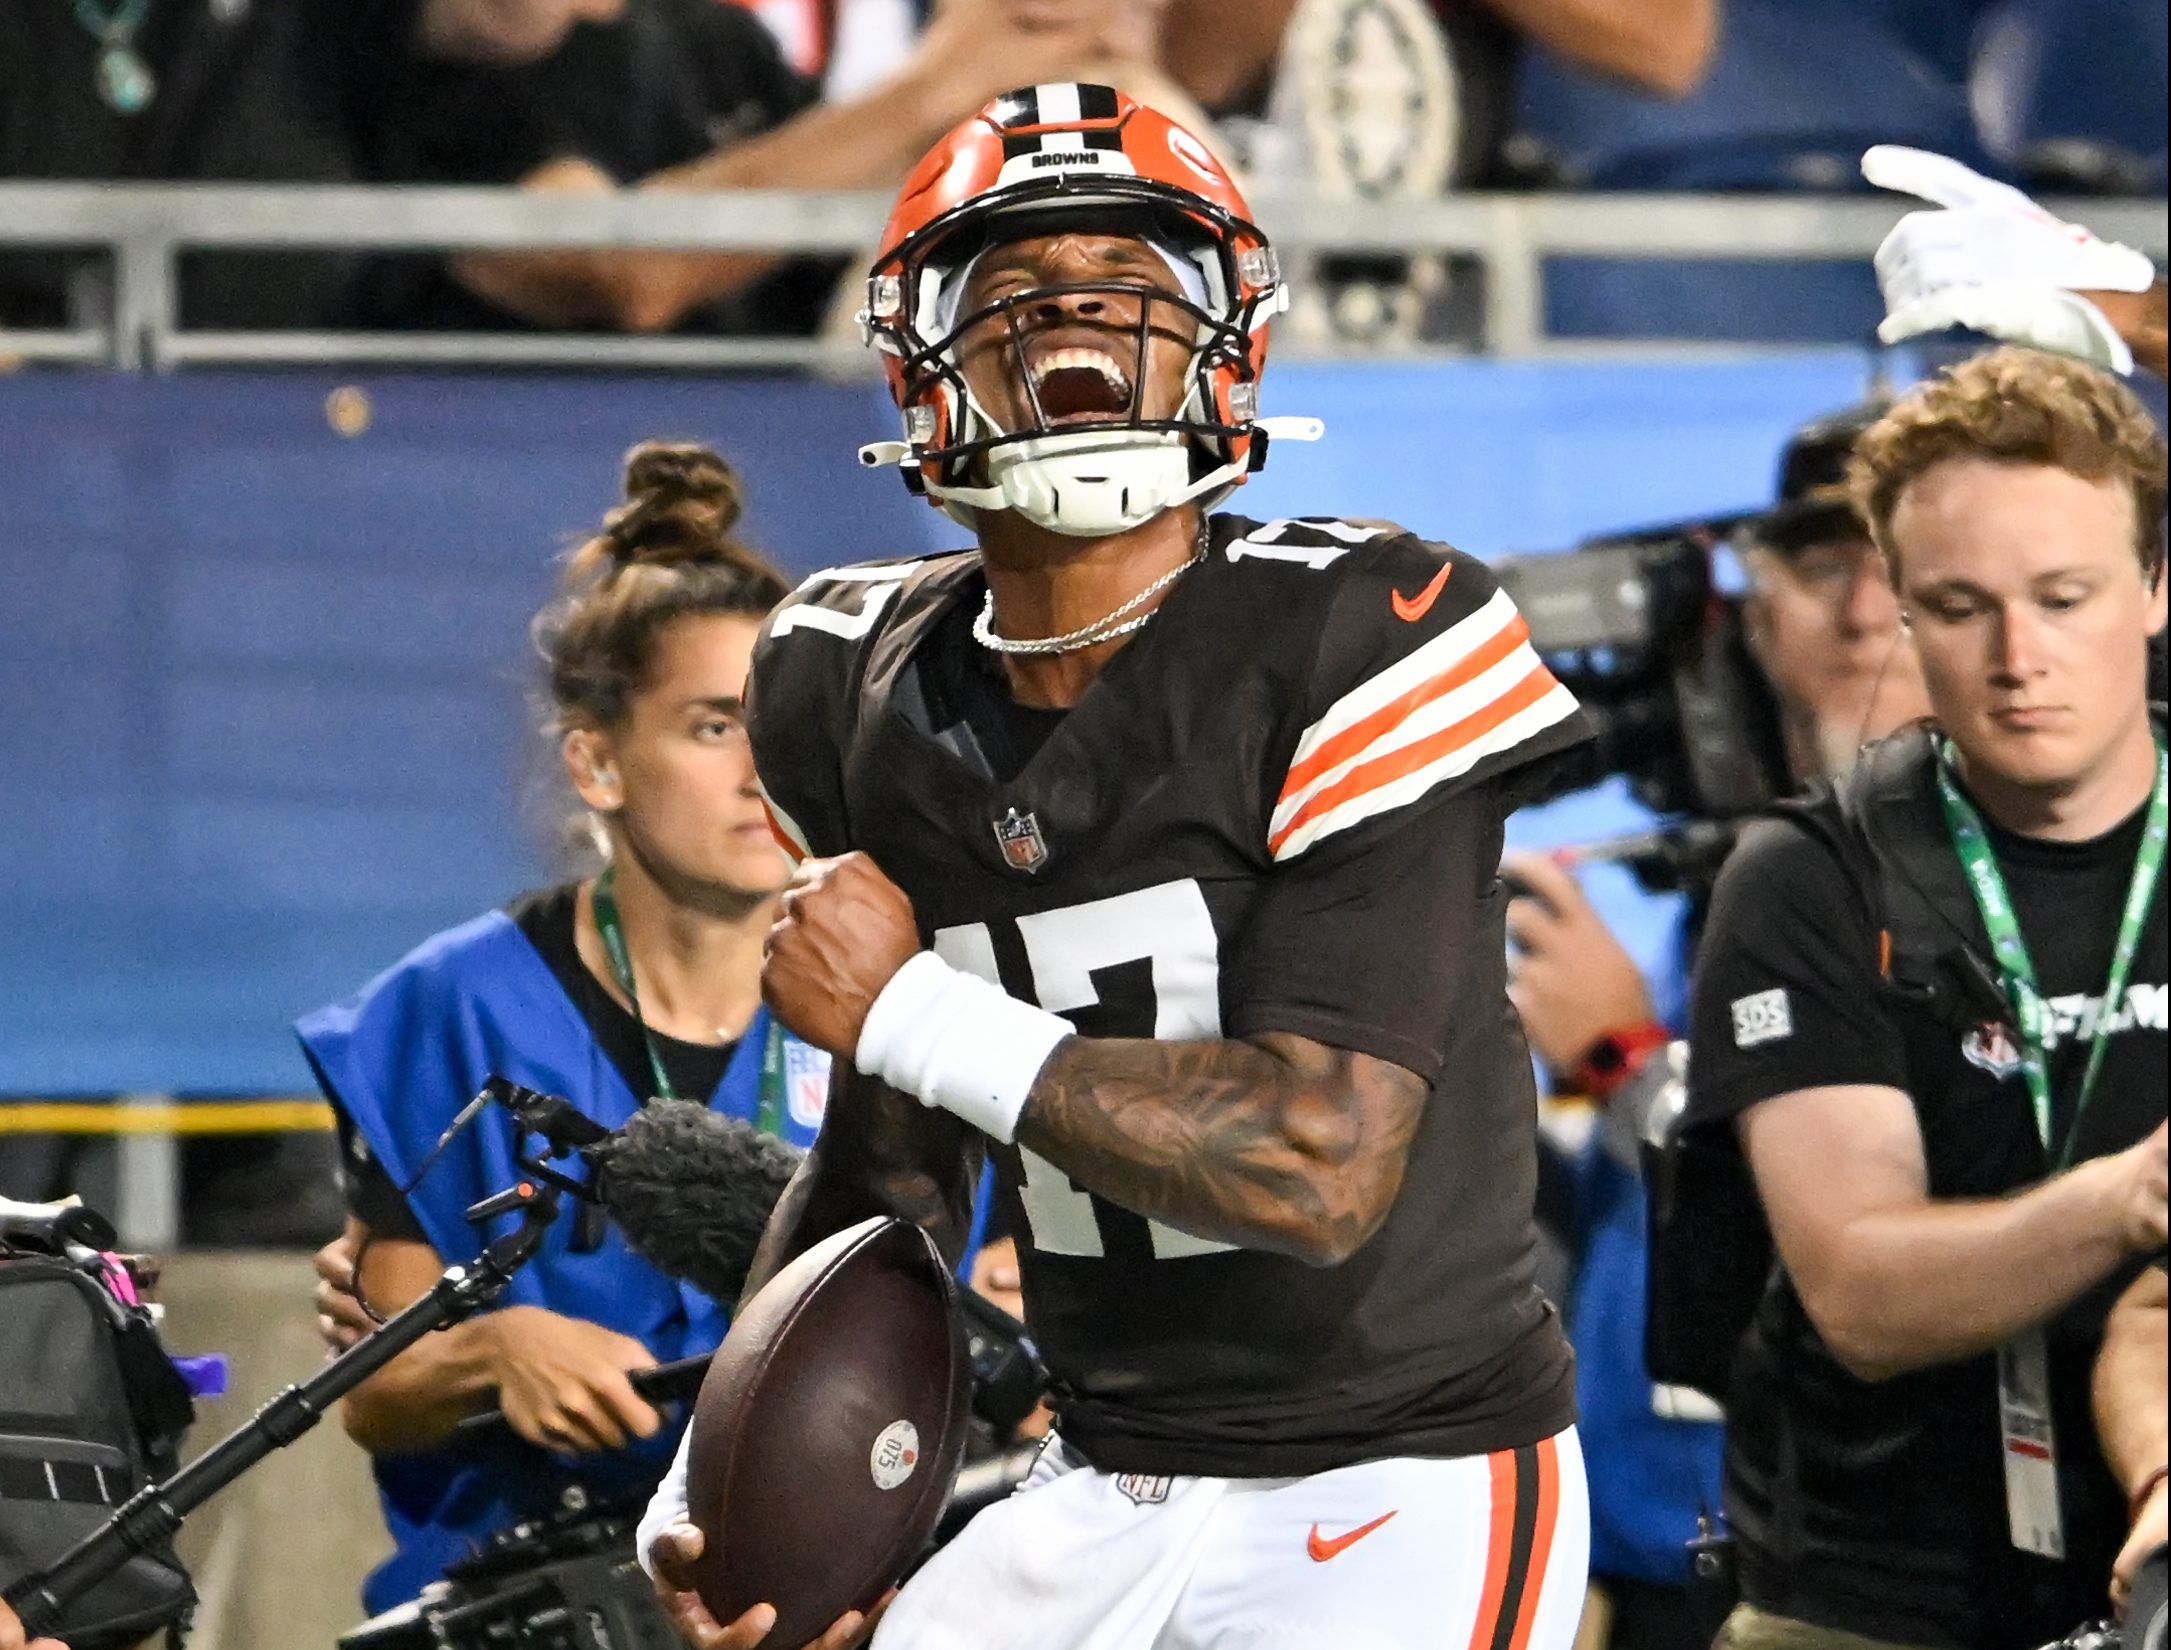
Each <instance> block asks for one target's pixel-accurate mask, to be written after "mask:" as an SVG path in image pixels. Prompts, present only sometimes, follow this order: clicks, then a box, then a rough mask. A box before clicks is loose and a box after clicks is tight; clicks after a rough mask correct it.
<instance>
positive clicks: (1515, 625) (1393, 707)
mask: <svg viewBox="0 0 2171 1650" xmlns="http://www.w3.org/2000/svg"><path fill="white" fill-rule="evenodd" d="M1529 640H1530V626H1529V625H1528V624H1527V623H1525V622H1524V620H1523V617H1522V615H1521V614H1517V615H1516V617H1515V618H1514V620H1513V621H1512V622H1511V623H1509V624H1508V625H1506V626H1505V627H1504V628H1503V629H1501V630H1500V631H1499V632H1498V633H1497V634H1496V635H1494V636H1493V637H1492V638H1491V639H1490V640H1489V641H1487V642H1485V643H1483V644H1482V645H1480V646H1479V647H1478V648H1477V649H1476V650H1475V651H1473V652H1470V653H1466V654H1464V655H1463V657H1462V658H1460V659H1458V660H1456V661H1455V663H1453V664H1451V665H1449V666H1448V667H1447V669H1445V670H1443V671H1441V672H1440V674H1439V675H1437V676H1434V677H1432V678H1431V679H1430V680H1428V681H1423V682H1420V683H1418V684H1417V686H1415V687H1413V688H1411V689H1410V691H1409V692H1407V693H1405V694H1403V695H1402V697H1401V698H1399V699H1391V700H1389V701H1388V702H1387V703H1386V704H1384V705H1382V706H1380V708H1379V709H1378V710H1376V711H1374V712H1372V714H1371V715H1369V716H1367V717H1364V718H1363V719H1362V720H1360V721H1357V722H1353V723H1351V724H1350V725H1349V726H1348V727H1346V728H1344V729H1343V730H1342V731H1341V732H1340V733H1338V734H1336V735H1335V736H1334V737H1333V738H1332V739H1329V740H1328V741H1327V742H1326V743H1325V744H1323V745H1321V746H1320V747H1319V749H1317V750H1315V751H1314V752H1312V754H1311V755H1310V756H1307V757H1306V758H1305V759H1304V760H1303V761H1302V762H1299V763H1298V764H1297V765H1296V766H1295V767H1293V768H1291V769H1290V770H1289V777H1288V779H1287V780H1286V781H1285V782H1284V783H1283V785H1282V789H1281V794H1282V796H1283V797H1284V798H1287V797H1290V796H1293V795H1295V794H1296V793H1297V792H1298V791H1301V790H1302V789H1304V787H1305V786H1306V785H1309V784H1310V783H1311V782H1312V781H1313V780H1315V779H1317V778H1318V777H1319V776H1320V775H1321V774H1323V773H1326V772H1329V771H1330V770H1332V769H1334V768H1337V767H1339V766H1340V765H1341V764H1342V763H1344V762H1346V761H1348V760H1349V759H1350V758H1351V757H1352V756H1355V755H1356V754H1357V753H1358V752H1359V751H1361V750H1363V749H1364V748H1365V747H1366V746H1367V745H1369V744H1371V743H1372V742H1373V741H1374V740H1375V739H1377V738H1379V737H1380V735H1382V734H1383V733H1386V732H1387V731H1388V730H1389V729H1391V728H1393V727H1394V726H1395V724H1396V723H1398V722H1400V721H1401V720H1402V719H1403V718H1404V717H1405V716H1407V715H1409V714H1410V712H1412V711H1413V710H1416V709H1417V708H1418V707H1419V706H1421V705H1429V704H1430V703H1432V701H1433V700H1435V699H1437V698H1439V697H1440V696H1441V695H1442V694H1446V693H1452V692H1454V691H1455V689H1457V688H1459V687H1461V686H1462V685H1463V684H1464V683H1465V682H1472V681H1475V680H1476V679H1477V678H1478V677H1479V676H1481V675H1483V674H1484V673H1485V672H1486V671H1488V670H1490V669H1491V668H1492V667H1493V666H1494V665H1497V664H1498V663H1500V661H1501V660H1502V659H1505V658H1506V657H1507V656H1508V655H1509V654H1511V653H1513V652H1514V651H1515V650H1516V649H1517V648H1519V647H1521V646H1522V645H1523V643H1525V642H1527V641H1529Z"/></svg>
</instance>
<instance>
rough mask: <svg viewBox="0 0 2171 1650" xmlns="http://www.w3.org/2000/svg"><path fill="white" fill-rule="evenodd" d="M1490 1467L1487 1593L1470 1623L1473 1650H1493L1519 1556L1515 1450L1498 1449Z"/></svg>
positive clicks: (1493, 1455) (1486, 1554) (1480, 1600)
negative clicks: (1512, 1568)
mask: <svg viewBox="0 0 2171 1650" xmlns="http://www.w3.org/2000/svg"><path fill="white" fill-rule="evenodd" d="M1486 1465H1487V1466H1489V1467H1490V1468H1491V1469H1492V1475H1493V1521H1492V1530H1491V1532H1490V1533H1489V1534H1488V1535H1487V1537H1486V1541H1485V1592H1484V1596H1483V1597H1482V1598H1480V1599H1479V1600H1478V1607H1477V1619H1476V1620H1475V1621H1473V1622H1472V1623H1471V1624H1470V1650H1492V1643H1493V1638H1494V1635H1495V1634H1496V1633H1497V1632H1498V1630H1499V1627H1500V1606H1501V1605H1502V1604H1503V1603H1504V1602H1506V1599H1507V1592H1508V1565H1509V1562H1510V1561H1511V1560H1512V1559H1513V1558H1514V1556H1515V1451H1513V1450H1511V1449H1503V1450H1495V1451H1494V1452H1493V1453H1492V1455H1491V1456H1489V1457H1488V1458H1487V1460H1486Z"/></svg>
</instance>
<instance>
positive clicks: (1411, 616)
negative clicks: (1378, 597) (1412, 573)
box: [1388, 562, 1455, 624]
mask: <svg viewBox="0 0 2171 1650" xmlns="http://www.w3.org/2000/svg"><path fill="white" fill-rule="evenodd" d="M1454 571H1455V564H1454V563H1453V562H1449V563H1448V564H1447V565H1446V566H1445V567H1443V568H1441V569H1440V570H1439V572H1437V573H1435V574H1433V576H1432V582H1431V583H1430V584H1428V585H1426V586H1425V588H1424V589H1422V590H1420V591H1418V593H1417V594H1416V595H1414V596H1405V595H1403V594H1402V592H1401V591H1399V590H1393V591H1389V592H1388V594H1390V595H1391V596H1393V597H1394V599H1395V617H1396V618H1398V619H1400V620H1402V621H1403V622H1404V623H1405V624H1415V623H1416V622H1417V621H1418V620H1419V619H1422V618H1423V617H1424V616H1425V615H1426V614H1427V613H1430V612H1431V611H1432V604H1433V603H1434V602H1436V601H1438V600H1439V599H1440V592H1441V591H1442V590H1444V589H1445V588H1446V587H1447V576H1448V574H1450V573H1452V572H1454Z"/></svg>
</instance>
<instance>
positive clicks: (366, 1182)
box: [338, 882, 738, 1243]
mask: <svg viewBox="0 0 2171 1650" xmlns="http://www.w3.org/2000/svg"><path fill="white" fill-rule="evenodd" d="M579 908H580V884H579V883H577V882H567V883H561V884H559V885H558V886H557V887H555V888H545V889H541V890H539V891H538V892H536V893H532V894H525V895H523V896H521V897H520V898H519V899H517V900H515V901H513V903H512V904H510V905H508V906H507V907H506V908H505V914H506V915H507V916H509V917H511V918H512V919H513V922H514V923H515V925H517V926H518V928H519V929H520V932H521V933H523V934H525V935H526V936H527V938H528V943H529V944H531V945H533V946H534V947H535V949H536V950H537V951H538V952H539V953H541V955H542V958H543V961H544V962H546V963H548V964H549V965H550V971H551V973H553V974H555V975H556V976H557V978H558V984H559V985H561V986H563V987H564V988H565V994H566V995H567V996H568V997H570V998H572V999H573V1006H574V1007H575V1008H577V1009H579V1010H580V1017H581V1018H582V1019H583V1020H585V1021H587V1022H588V1029H589V1031H590V1033H591V1034H592V1035H593V1036H594V1037H595V1040H596V1045H597V1046H598V1047H599V1048H601V1049H602V1050H603V1052H604V1054H605V1055H607V1056H608V1057H609V1059H610V1062H611V1064H612V1065H613V1066H615V1067H617V1068H618V1074H619V1076H621V1077H623V1078H624V1079H625V1080H626V1087H628V1088H630V1089H631V1090H632V1091H633V1092H634V1093H635V1094H639V1095H646V1094H650V1093H652V1092H653V1091H654V1089H655V1087H656V1078H655V1073H654V1069H653V1068H652V1067H651V1066H650V1065H649V1060H648V1045H647V1040H646V1039H645V1038H644V1037H643V1036H642V1034H641V1022H640V1021H638V1020H636V1019H635V1018H634V1017H633V1016H632V1015H631V1014H630V1013H628V1012H627V1011H626V1009H625V1008H623V1007H622V1006H621V1005H620V1004H619V1002H618V999H617V998H615V997H613V996H612V995H611V994H610V992H609V991H608V990H607V989H605V987H604V985H603V982H602V981H601V980H599V979H597V978H596V977H595V976H594V975H593V974H591V973H590V972H589V971H588V965H587V964H586V963H585V962H583V961H582V960H581V955H580V948H579V946H578V945H577V944H576V943H575V938H574V934H575V928H574V922H575V917H576V915H577V913H578V911H579ZM653 1035H654V1037H655V1040H656V1052H657V1055H658V1056H659V1057H660V1058H661V1059H662V1061H663V1069H664V1074H665V1075H666V1076H668V1077H669V1078H670V1079H671V1087H672V1089H673V1090H674V1091H675V1092H677V1093H678V1094H681V1095H689V1096H699V1097H701V1098H703V1099H706V1098H707V1097H708V1096H709V1095H712V1094H714V1093H715V1092H716V1085H717V1084H719V1083H721V1082H722V1081H723V1080H724V1068H725V1067H726V1066H728V1065H729V1064H730V1063H731V1057H732V1055H733V1053H735V1052H736V1051H737V1048H738V1044H737V1043H735V1042H734V1043H688V1042H682V1041H681V1040H680V1039H678V1038H676V1037H669V1036H666V1035H664V1034H663V1033H662V1032H660V1031H659V1032H656V1033H654V1034H653ZM338 1124H339V1146H340V1158H341V1162H342V1164H343V1166H344V1169H345V1174H346V1185H347V1208H348V1210H349V1211H350V1212H351V1213H352V1214H353V1215H354V1217H355V1218H356V1219H357V1220H359V1221H361V1222H362V1223H363V1224H364V1225H365V1226H367V1227H369V1229H370V1230H371V1231H372V1232H374V1233H376V1234H377V1235H378V1236H379V1237H389V1238H404V1239H408V1240H410V1241H412V1242H416V1243H424V1242H427V1241H428V1239H427V1238H426V1237H425V1236H424V1235H423V1231H422V1227H421V1224H420V1223H419V1222H418V1221H416V1219H415V1217H414V1212H413V1211H412V1210H411V1209H409V1208H408V1206H407V1199H406V1197H405V1196H404V1195H403V1194H402V1193H401V1191H400V1189H399V1188H398V1187H397V1186H396V1185H394V1184H393V1182H392V1177H391V1176H390V1175H388V1174H387V1173H385V1170H384V1166H383V1165H382V1164H380V1163H379V1162H378V1161H377V1160H376V1159H375V1158H374V1157H372V1156H370V1154H369V1149H368V1147H367V1145H366V1144H364V1142H363V1140H362V1138H361V1136H360V1135H359V1134H358V1133H356V1132H355V1129H354V1127H353V1125H352V1124H351V1123H349V1122H348V1121H347V1118H346V1116H345V1114H344V1113H342V1114H340V1116H339V1119H338Z"/></svg>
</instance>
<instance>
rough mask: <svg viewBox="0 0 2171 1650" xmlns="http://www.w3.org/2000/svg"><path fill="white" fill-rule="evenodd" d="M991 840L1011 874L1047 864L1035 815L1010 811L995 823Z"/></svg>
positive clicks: (1014, 810)
mask: <svg viewBox="0 0 2171 1650" xmlns="http://www.w3.org/2000/svg"><path fill="white" fill-rule="evenodd" d="M995 840H996V842H997V843H999V844H1000V845H1001V847H1002V850H1003V859H1004V861H1005V862H1006V863H1007V864H1008V865H1009V866H1010V868H1011V869H1012V870H1013V871H1028V872H1030V871H1037V870H1039V869H1040V868H1041V867H1042V866H1043V865H1045V864H1047V863H1048V839H1047V838H1046V837H1044V836H1042V835H1041V834H1040V818H1039V816H1038V815H1037V814H1030V813H1024V814H1021V813H1019V812H1018V810H1017V809H1015V808H1012V809H1011V810H1010V811H1009V812H1008V813H1007V814H1005V815H1003V817H1002V818H1000V819H998V820H997V821H995Z"/></svg>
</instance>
